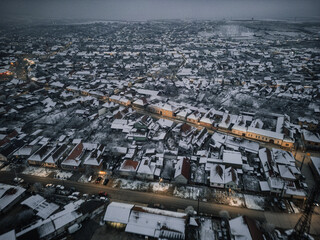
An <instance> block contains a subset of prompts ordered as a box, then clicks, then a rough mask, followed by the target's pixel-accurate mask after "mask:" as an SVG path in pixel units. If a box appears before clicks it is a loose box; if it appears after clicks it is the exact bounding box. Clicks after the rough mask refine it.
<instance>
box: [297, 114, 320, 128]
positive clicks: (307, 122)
mask: <svg viewBox="0 0 320 240" xmlns="http://www.w3.org/2000/svg"><path fill="white" fill-rule="evenodd" d="M298 123H299V125H300V126H301V127H302V128H306V129H308V130H311V131H314V130H316V129H317V127H318V126H319V121H317V120H315V119H310V118H306V117H299V118H298Z"/></svg>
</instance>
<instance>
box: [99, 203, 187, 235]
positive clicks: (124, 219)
mask: <svg viewBox="0 0 320 240" xmlns="http://www.w3.org/2000/svg"><path fill="white" fill-rule="evenodd" d="M103 220H104V221H105V222H106V223H107V224H108V225H109V226H111V227H115V228H122V229H123V228H124V229H125V231H126V232H127V233H132V234H137V235H139V236H145V237H146V238H147V237H149V238H152V239H175V240H183V239H185V237H186V236H185V231H186V223H187V214H185V213H178V212H172V211H166V210H160V209H155V208H149V207H143V206H139V205H133V204H127V203H119V202H112V203H110V204H109V205H108V207H107V210H106V212H105V215H104V218H103Z"/></svg>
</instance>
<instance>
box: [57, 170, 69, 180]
mask: <svg viewBox="0 0 320 240" xmlns="http://www.w3.org/2000/svg"><path fill="white" fill-rule="evenodd" d="M55 173H56V174H55V178H60V179H69V178H70V177H71V176H72V172H65V171H59V170H55Z"/></svg>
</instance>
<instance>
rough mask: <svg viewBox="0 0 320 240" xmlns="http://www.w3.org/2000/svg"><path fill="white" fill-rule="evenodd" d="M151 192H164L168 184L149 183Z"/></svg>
mask: <svg viewBox="0 0 320 240" xmlns="http://www.w3.org/2000/svg"><path fill="white" fill-rule="evenodd" d="M150 186H151V187H152V191H153V192H165V191H168V190H169V187H170V184H167V183H150Z"/></svg>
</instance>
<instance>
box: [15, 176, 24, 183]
mask: <svg viewBox="0 0 320 240" xmlns="http://www.w3.org/2000/svg"><path fill="white" fill-rule="evenodd" d="M13 181H14V182H15V183H23V182H24V180H23V179H22V178H19V177H15V178H14V179H13Z"/></svg>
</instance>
